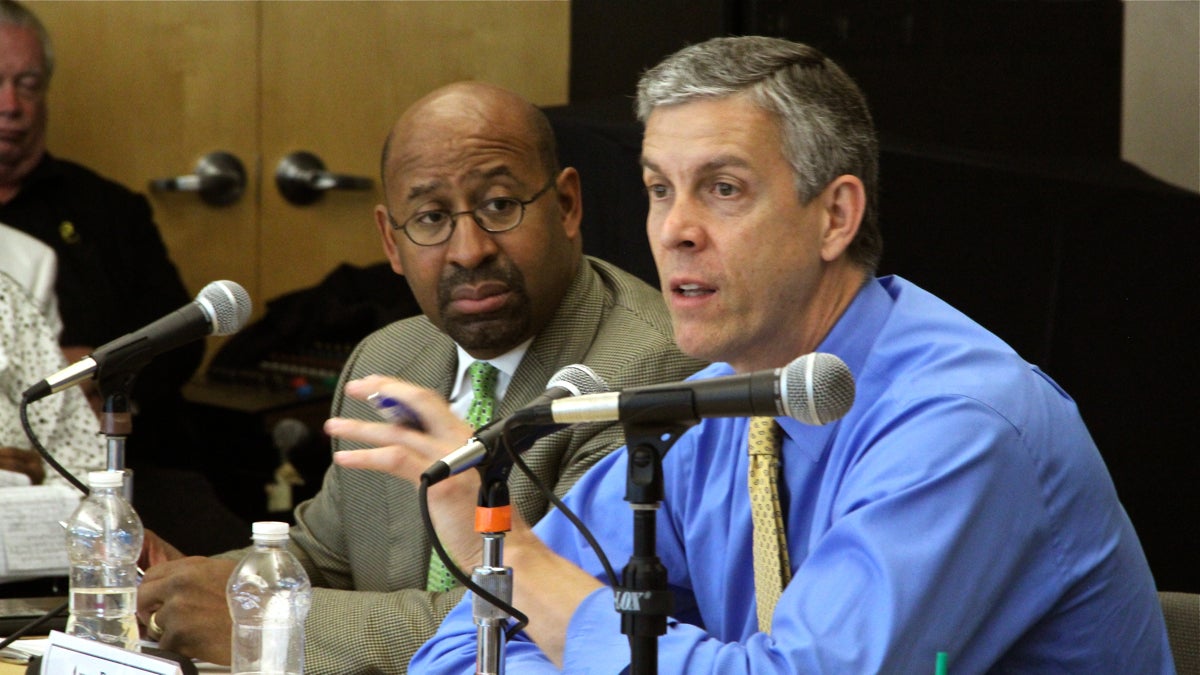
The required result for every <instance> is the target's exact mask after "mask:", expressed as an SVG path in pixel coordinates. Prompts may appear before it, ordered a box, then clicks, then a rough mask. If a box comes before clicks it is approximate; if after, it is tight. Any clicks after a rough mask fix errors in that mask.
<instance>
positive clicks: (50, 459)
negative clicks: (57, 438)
mask: <svg viewBox="0 0 1200 675" xmlns="http://www.w3.org/2000/svg"><path fill="white" fill-rule="evenodd" d="M28 407H29V399H28V398H26V397H24V396H22V397H21V405H20V408H19V411H18V412H19V413H20V415H21V428H22V429H24V430H25V435H26V436H27V437H28V438H29V442H30V443H32V444H33V448H34V450H37V453H38V454H39V455H41V456H42V459H44V460H46V463H47V464H49V465H50V466H51V467H52V468H53V469H54V470H55V471H57V472H58V473H59V475H61V476H62V477H63V478H65V479H67V481H68V482H69V483H71V485H73V486H75V487H76V488H78V489H79V491H80V492H82V493H83V494H84V496H86V495H87V494H88V492H89V490H88V487H87V486H86V485H84V484H83V482H82V481H80V480H79V479H78V478H76V477H75V476H74V475H73V474H72V473H71V472H70V471H67V469H66V468H65V467H63V465H62V464H59V463H58V460H56V459H54V456H53V455H51V454H50V451H49V450H47V449H46V447H45V446H44V445H42V442H41V441H40V440H38V437H37V434H36V433H34V431H33V426H32V425H30V424H29V410H28ZM70 604H71V603H70V601H69V600H68V601H67V602H64V603H61V604H59V605H56V606H55V607H52V608H50V609H49V610H47V611H46V613H45V614H42V615H41V616H39V617H37V618H36V619H34V620H32V621H30V622H29V623H27V624H25V625H24V626H21V627H20V628H18V629H17V630H15V631H13V632H12V634H10V635H8V636H6V637H4V638H3V639H0V649H3V648H5V647H7V646H9V645H11V644H12V643H14V642H16V641H17V640H18V639H20V638H22V637H24V636H26V635H28V634H29V633H32V632H33V631H35V630H37V629H38V628H41V627H42V626H43V625H45V624H46V623H48V622H49V621H50V620H51V619H53V618H54V617H56V616H58V615H59V614H62V613H63V612H64V611H66V609H67V608H68V607H69V606H70Z"/></svg>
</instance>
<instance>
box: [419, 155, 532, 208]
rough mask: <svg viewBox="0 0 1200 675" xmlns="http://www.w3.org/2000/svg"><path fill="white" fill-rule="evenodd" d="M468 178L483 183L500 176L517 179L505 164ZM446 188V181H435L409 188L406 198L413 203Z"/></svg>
mask: <svg viewBox="0 0 1200 675" xmlns="http://www.w3.org/2000/svg"><path fill="white" fill-rule="evenodd" d="M467 176H468V177H469V178H476V179H478V180H482V181H487V180H491V179H493V178H496V177H498V176H508V177H510V178H513V179H515V178H516V175H515V174H513V172H512V169H511V168H509V167H508V166H507V165H505V164H501V165H500V166H496V167H493V168H491V169H488V170H487V171H471V172H469V173H468V174H467ZM445 186H446V181H444V180H435V181H432V182H429V183H420V184H418V185H414V186H412V187H411V188H409V190H408V195H407V197H406V201H410V202H411V201H412V200H414V199H417V198H420V197H424V196H425V195H427V194H429V193H431V192H436V191H438V190H440V189H442V188H443V187H445Z"/></svg>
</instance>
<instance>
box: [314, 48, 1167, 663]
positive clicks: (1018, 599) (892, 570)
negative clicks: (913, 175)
mask: <svg viewBox="0 0 1200 675" xmlns="http://www.w3.org/2000/svg"><path fill="white" fill-rule="evenodd" d="M637 105H638V114H639V117H640V118H641V119H642V121H644V122H645V124H646V130H645V138H644V142H643V152H642V165H643V178H644V182H645V185H646V189H647V193H648V195H649V200H650V210H649V218H648V223H647V231H648V234H649V238H650V244H651V247H652V249H653V253H654V258H655V261H656V264H657V266H658V272H659V276H660V278H661V280H662V284H663V294H664V296H665V297H666V299H667V303H668V306H669V309H670V312H671V316H672V322H673V324H674V329H675V336H676V339H677V341H678V343H679V345H680V346H681V348H682V349H683V351H684V352H685V353H687V354H689V355H692V356H696V357H699V358H702V359H705V360H710V361H714V362H716V363H715V364H714V365H712V366H711V367H709V368H707V369H705V370H704V371H702V372H701V373H699V374H698V375H697V376H696V377H698V378H706V377H713V376H721V375H729V374H733V373H748V372H754V371H758V370H764V369H770V368H777V367H781V366H784V365H786V364H788V363H790V362H791V361H792V360H793V359H795V358H797V357H798V356H800V355H803V354H806V353H809V352H813V351H819V352H828V353H832V354H835V355H837V356H839V357H840V358H841V359H842V360H844V361H845V363H846V364H847V365H848V366H849V368H850V370H851V372H852V373H853V374H854V377H855V380H856V386H857V393H856V398H855V402H854V405H853V407H852V408H851V409H850V410H849V412H848V413H847V414H846V415H845V417H843V418H842V419H840V420H839V421H836V422H834V423H831V424H828V425H826V426H805V425H804V424H801V423H800V422H798V421H796V420H793V419H790V418H779V419H778V420H777V421H778V422H779V424H780V425H781V426H782V430H783V438H782V471H781V475H780V482H781V488H780V491H781V497H780V499H781V502H782V511H783V520H784V522H785V526H786V528H785V529H786V536H787V541H786V547H787V554H788V556H787V561H788V565H787V567H788V571H789V572H790V582H788V583H787V584H786V587H785V588H784V589H783V591H782V595H781V597H779V598H778V602H777V604H776V606H775V608H774V610H773V612H768V613H767V614H768V619H769V621H770V627H769V629H766V630H764V629H763V628H760V621H759V619H758V617H757V616H756V614H757V609H758V601H757V600H756V594H755V588H754V586H755V582H754V573H753V571H752V569H753V553H752V523H751V515H750V513H751V507H750V503H749V496H748V488H747V471H748V469H747V465H748V459H747V440H746V438H747V427H748V424H749V422H748V420H747V419H745V418H727V419H707V420H702V421H701V422H700V423H699V424H698V425H697V426H695V427H693V428H691V429H690V430H689V431H688V432H686V433H685V434H683V435H682V437H681V438H680V439H679V441H678V442H677V443H676V444H675V445H674V447H673V448H672V449H671V451H670V452H669V453H668V454H667V455H666V456H665V458H664V460H663V472H664V486H665V490H664V494H665V496H664V498H663V501H662V507H661V509H660V510H659V512H658V517H657V549H656V550H657V554H658V555H659V556H660V557H661V559H662V562H663V565H664V566H665V569H666V573H667V581H668V584H669V587H670V589H671V591H672V593H673V595H674V612H673V614H672V616H671V618H670V620H669V621H668V623H667V630H666V633H665V635H662V636H661V637H659V638H657V656H656V658H657V666H658V672H661V673H722V674H729V673H757V674H761V673H801V672H804V673H807V672H831V673H879V672H888V673H917V672H933V671H934V668H935V662H936V660H937V659H938V656H939V654H943V653H944V654H945V658H946V659H947V661H948V664H949V670H950V671H951V672H958V673H981V672H1020V673H1036V672H1053V673H1060V672H1061V673H1099V672H1106V673H1169V672H1173V665H1172V660H1171V654H1170V649H1169V646H1168V643H1167V638H1166V631H1165V628H1164V624H1163V618H1162V613H1161V610H1160V608H1159V604H1158V599H1157V595H1156V592H1155V586H1154V580H1153V578H1152V577H1151V575H1150V571H1149V568H1148V566H1147V564H1146V560H1145V557H1144V555H1143V553H1142V549H1141V546H1140V544H1139V543H1138V539H1137V535H1136V534H1135V533H1134V531H1133V528H1132V526H1131V524H1130V521H1129V519H1128V517H1127V516H1126V514H1125V512H1124V510H1123V509H1122V507H1121V505H1120V503H1119V501H1118V500H1117V496H1116V493H1115V490H1114V488H1113V484H1112V481H1111V479H1110V478H1109V476H1108V473H1107V471H1106V469H1105V466H1104V464H1103V462H1102V460H1101V458H1100V455H1099V453H1098V451H1097V449H1096V447H1095V444H1094V443H1093V442H1092V440H1091V437H1090V436H1089V434H1088V431H1087V429H1086V427H1085V426H1084V424H1083V421H1082V420H1081V419H1080V416H1079V412H1078V410H1077V409H1076V406H1075V404H1074V402H1073V401H1072V400H1071V399H1070V397H1069V396H1068V395H1067V394H1066V393H1065V392H1063V390H1062V389H1060V388H1059V387H1058V386H1057V385H1056V384H1055V383H1054V382H1053V381H1052V380H1051V379H1050V378H1049V377H1047V376H1046V375H1045V374H1044V373H1042V372H1041V371H1040V370H1038V369H1037V367H1035V366H1032V365H1030V364H1028V363H1026V362H1025V361H1024V360H1022V359H1021V357H1020V356H1019V355H1017V354H1016V353H1015V352H1013V350H1012V349H1011V348H1010V347H1008V346H1007V345H1006V344H1004V342H1002V341H1001V340H1000V339H998V338H997V337H995V336H994V335H992V334H990V333H989V332H988V331H986V330H985V329H983V328H982V327H980V326H979V325H978V324H976V323H974V322H972V321H971V320H970V319H968V318H967V317H965V316H963V315H962V314H961V313H959V312H957V311H956V310H954V309H953V308H951V307H949V306H948V305H946V304H945V303H944V302H942V301H941V300H939V299H938V298H936V297H934V296H932V295H930V294H929V293H927V292H925V291H923V290H921V289H920V288H918V287H917V286H915V285H914V284H912V283H911V282H909V281H906V280H904V279H902V278H900V277H884V278H877V277H876V276H875V275H874V270H875V267H876V264H877V262H878V260H879V256H880V251H881V238H880V234H879V229H878V224H877V222H876V214H875V194H876V189H877V188H876V174H877V156H878V147H877V141H876V139H875V133H874V129H873V124H872V122H871V118H870V114H869V112H868V110H867V107H866V103H865V101H864V99H863V96H862V94H861V93H860V91H859V90H858V88H857V87H856V86H855V85H854V83H853V82H852V81H851V80H850V79H849V78H848V77H847V76H846V75H845V73H843V72H842V71H841V70H840V69H839V68H838V67H837V66H836V65H835V64H834V63H832V62H831V61H829V60H828V59H827V58H825V57H824V56H823V55H822V54H820V53H819V52H817V51H816V50H814V49H812V48H810V47H807V46H805V45H800V44H796V43H793V42H789V41H786V40H778V39H771V38H757V37H743V38H720V39H715V40H710V41H708V42H706V43H702V44H699V45H695V46H692V47H689V48H686V49H684V50H682V51H681V52H679V53H677V54H675V55H673V56H671V57H669V58H668V59H667V60H666V61H664V62H663V63H662V64H660V65H659V66H657V67H656V68H654V69H652V70H651V71H649V72H648V73H647V74H646V75H645V76H644V77H643V79H642V81H641V83H640V85H639V89H638V103H637ZM389 393H392V394H394V395H397V396H400V397H402V398H405V399H406V400H410V401H412V402H413V404H414V406H415V407H418V408H419V412H421V414H422V416H423V417H425V418H426V420H427V422H428V421H432V420H438V422H436V423H433V424H427V427H428V428H430V429H433V432H432V435H430V434H418V433H416V432H404V433H403V434H402V435H392V436H387V435H385V434H384V432H382V431H380V432H378V433H375V432H372V433H373V434H374V435H370V434H368V433H367V430H359V431H354V432H353V433H356V434H359V433H361V434H362V436H361V437H362V438H363V439H364V440H369V441H372V442H373V444H375V445H379V446H387V445H389V444H394V445H391V446H390V447H380V448H376V449H372V450H362V451H355V452H351V453H343V454H341V455H340V456H339V457H338V458H337V460H336V461H337V462H338V463H339V464H341V465H343V466H349V467H358V468H365V469H376V470H386V471H391V472H392V473H394V474H396V475H398V476H400V477H402V478H405V479H407V480H410V481H414V482H415V481H416V480H417V476H418V474H419V471H420V469H421V468H423V467H424V466H427V465H428V462H429V461H431V460H433V459H436V458H437V457H439V456H440V455H441V454H444V453H445V452H446V451H449V450H450V449H453V448H454V447H457V445H458V444H461V442H462V440H463V439H464V438H466V437H467V436H468V435H469V433H470V432H469V430H468V429H465V428H461V427H459V426H455V425H453V424H452V423H451V421H450V420H448V419H447V420H446V421H444V422H443V421H441V420H443V419H444V418H445V416H444V414H443V411H442V410H441V406H440V405H435V403H436V402H435V401H433V397H430V396H428V395H423V394H421V393H420V392H419V391H417V390H416V389H414V388H408V387H406V386H404V385H400V384H397V385H394V386H393V387H392V389H390V390H389ZM359 394H365V392H359ZM344 431H345V430H344ZM391 433H395V434H399V432H391ZM626 464H627V454H626V453H625V452H624V451H618V452H616V453H614V454H613V455H610V456H609V457H608V458H606V459H605V460H603V461H602V462H601V463H599V464H597V465H596V466H595V467H594V468H593V469H592V470H591V471H590V472H589V473H588V474H587V475H586V476H585V477H584V478H583V479H581V480H580V481H579V482H578V483H577V484H576V486H575V487H574V488H573V490H572V491H571V493H570V494H569V495H568V498H567V500H566V503H567V504H568V506H570V508H571V509H572V510H574V511H575V512H576V513H578V514H579V516H580V517H581V519H582V520H583V522H584V523H586V524H587V525H588V527H589V528H591V530H592V532H593V533H594V534H595V536H596V539H597V540H598V542H599V544H600V545H601V547H602V548H603V550H604V551H605V553H606V554H607V556H608V557H609V559H611V560H614V561H624V560H626V559H628V557H629V556H630V554H631V552H632V543H631V539H632V536H631V527H630V525H629V518H628V517H627V516H624V515H623V514H624V513H627V512H628V509H627V507H626V506H625V505H624V496H625V490H626V483H627V479H626ZM439 487H440V486H439ZM442 489H443V490H444V491H443V492H442V493H440V494H438V493H435V492H434V491H431V502H432V508H433V510H434V521H435V523H436V524H437V525H438V528H439V533H440V536H441V538H442V540H443V541H446V542H448V543H449V544H450V546H451V548H452V551H453V554H454V558H455V560H456V561H459V562H460V563H461V564H462V565H463V567H464V568H465V569H467V570H469V569H470V568H471V567H472V566H473V565H475V564H477V561H478V559H479V556H478V550H477V548H478V545H477V544H474V545H472V544H471V542H472V538H471V537H470V536H469V535H466V534H463V530H465V529H467V528H468V527H469V525H470V517H469V516H470V510H471V508H472V500H471V495H462V494H456V493H455V492H454V490H453V489H452V488H449V487H447V488H442ZM504 555H505V563H506V564H508V565H510V566H511V567H512V568H513V570H514V588H513V603H512V604H513V605H514V606H515V607H516V608H518V609H519V610H521V611H523V612H524V613H525V614H527V615H528V616H529V619H530V622H529V624H528V626H527V627H526V628H525V629H524V630H523V631H522V632H521V633H520V634H518V635H517V636H515V637H514V638H513V639H512V640H511V641H509V642H508V644H507V647H506V652H505V663H506V666H507V669H508V671H509V672H514V673H522V675H525V674H527V673H539V672H560V671H561V672H567V673H609V674H611V673H618V672H621V671H622V669H624V668H625V667H627V665H628V664H629V663H630V648H629V646H628V642H627V638H626V636H625V635H623V634H622V633H621V630H620V623H621V622H620V620H619V618H618V614H617V613H616V612H615V611H614V604H613V602H614V600H613V591H612V589H611V588H609V587H607V586H606V584H607V577H606V576H605V575H604V571H603V568H602V566H601V564H600V563H599V562H598V559H597V555H596V553H595V551H594V550H593V549H592V547H591V546H589V545H588V544H587V543H586V542H585V541H584V539H583V538H582V537H581V536H580V535H579V534H578V532H577V531H576V530H575V528H574V527H573V526H572V525H571V524H570V523H569V522H568V521H567V519H566V518H565V517H563V515H562V512H561V511H557V510H555V511H552V512H551V513H550V514H548V515H547V516H546V517H545V518H544V519H543V520H542V521H541V522H540V523H539V524H538V526H537V528H536V529H535V530H532V531H531V530H529V529H528V528H527V527H526V526H524V525H523V524H522V523H520V522H518V523H515V524H514V528H513V531H512V532H511V533H510V534H509V535H508V537H507V540H506V544H505V551H504ZM476 645H477V633H476V627H475V625H474V623H473V612H472V607H471V602H470V599H467V600H465V601H464V602H463V603H462V604H460V605H459V606H458V607H457V608H456V609H455V610H454V611H453V612H452V613H451V614H450V616H449V617H448V618H447V619H446V621H445V622H444V623H443V624H442V626H441V629H440V630H439V632H438V634H437V635H436V636H435V637H434V639H433V640H431V641H430V642H428V643H426V645H425V646H424V647H423V648H422V649H421V651H419V652H418V653H417V655H416V656H415V658H414V659H413V661H412V664H411V670H412V672H436V673H450V672H463V673H470V672H474V664H475V658H476Z"/></svg>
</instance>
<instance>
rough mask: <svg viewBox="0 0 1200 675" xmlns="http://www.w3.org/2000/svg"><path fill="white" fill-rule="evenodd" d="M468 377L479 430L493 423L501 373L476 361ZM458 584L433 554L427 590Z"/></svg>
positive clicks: (470, 420) (471, 420)
mask: <svg viewBox="0 0 1200 675" xmlns="http://www.w3.org/2000/svg"><path fill="white" fill-rule="evenodd" d="M467 375H469V376H470V377H471V407H470V408H469V409H468V410H467V424H470V425H471V428H473V429H478V428H479V427H481V426H483V425H485V424H487V423H488V422H491V421H492V412H493V411H494V410H495V409H496V378H497V377H498V376H499V375H500V371H499V370H497V369H496V366H493V365H492V364H490V363H488V362H487V361H476V362H475V363H472V364H471V365H470V366H468V367H467ZM457 584H458V581H457V580H456V579H455V578H454V576H453V575H451V574H450V570H448V569H446V566H445V565H444V564H442V559H441V558H439V557H438V555H437V552H436V551H433V552H431V554H430V556H429V575H428V576H427V577H426V581H425V590H427V591H434V592H435V593H443V592H445V591H448V590H450V589H451V588H454V587H455V585H457Z"/></svg>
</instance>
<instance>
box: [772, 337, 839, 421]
mask: <svg viewBox="0 0 1200 675" xmlns="http://www.w3.org/2000/svg"><path fill="white" fill-rule="evenodd" d="M782 388H783V392H782V393H783V394H784V400H785V402H786V405H787V411H788V416H789V417H794V418H795V419H798V420H800V421H801V422H804V423H805V424H815V425H821V424H828V423H830V422H832V421H834V420H837V419H841V417H842V416H843V415H845V414H846V413H847V412H849V411H850V407H851V406H852V405H854V376H853V375H851V374H850V368H849V366H847V365H846V362H845V361H842V360H841V359H840V358H838V357H837V356H835V355H833V354H825V353H822V352H813V353H812V354H805V355H804V356H801V357H800V358H798V359H796V360H795V361H792V362H791V363H789V364H788V366H787V370H786V372H785V373H784V377H783V383H782Z"/></svg>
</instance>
